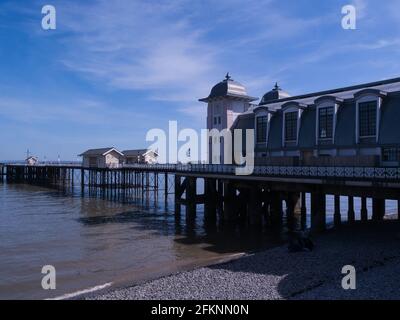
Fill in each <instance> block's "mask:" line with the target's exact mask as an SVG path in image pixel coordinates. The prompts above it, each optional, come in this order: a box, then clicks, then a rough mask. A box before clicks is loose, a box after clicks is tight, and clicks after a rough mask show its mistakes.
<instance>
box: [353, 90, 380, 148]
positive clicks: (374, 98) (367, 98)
mask: <svg viewBox="0 0 400 320" xmlns="http://www.w3.org/2000/svg"><path fill="white" fill-rule="evenodd" d="M364 102H376V133H375V135H374V136H360V130H359V123H360V121H359V115H360V111H359V106H360V103H364ZM381 106H382V97H380V96H379V95H377V94H372V93H368V94H365V95H361V96H359V97H358V98H357V100H356V143H360V139H364V138H375V141H376V143H378V141H379V124H380V118H381Z"/></svg>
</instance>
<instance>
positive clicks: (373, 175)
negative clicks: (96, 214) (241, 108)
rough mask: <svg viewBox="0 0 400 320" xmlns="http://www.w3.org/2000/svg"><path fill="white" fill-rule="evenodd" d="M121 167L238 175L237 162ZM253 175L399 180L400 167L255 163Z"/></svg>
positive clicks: (125, 166) (126, 166)
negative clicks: (227, 163) (292, 165)
mask: <svg viewBox="0 0 400 320" xmlns="http://www.w3.org/2000/svg"><path fill="white" fill-rule="evenodd" d="M122 168H131V169H136V170H151V171H154V170H157V171H165V172H176V173H204V174H227V175H235V174H236V169H237V168H238V166H235V165H214V164H133V165H124V166H123V167H122ZM251 175H252V176H277V177H288V178H293V177H299V178H321V179H335V178H346V179H363V180H364V179H367V180H371V179H377V180H388V181H389V180H390V181H393V180H399V181H400V168H398V167H396V168H391V167H390V168H389V167H310V166H296V167H290V166H255V167H254V170H253V173H252V174H251Z"/></svg>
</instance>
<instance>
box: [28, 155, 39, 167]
mask: <svg viewBox="0 0 400 320" xmlns="http://www.w3.org/2000/svg"><path fill="white" fill-rule="evenodd" d="M25 163H26V164H27V165H28V166H34V165H35V164H37V163H38V158H37V157H34V156H29V157H28V158H26V159H25Z"/></svg>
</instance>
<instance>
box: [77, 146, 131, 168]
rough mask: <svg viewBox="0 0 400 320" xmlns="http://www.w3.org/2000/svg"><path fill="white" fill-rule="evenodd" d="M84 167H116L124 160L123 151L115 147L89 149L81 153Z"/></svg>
mask: <svg viewBox="0 0 400 320" xmlns="http://www.w3.org/2000/svg"><path fill="white" fill-rule="evenodd" d="M79 156H80V157H83V158H82V165H83V166H84V167H92V168H116V167H119V165H120V164H121V163H122V161H123V157H124V155H123V153H122V152H120V151H118V150H117V149H115V148H101V149H89V150H87V151H85V152H83V153H82V154H80V155H79Z"/></svg>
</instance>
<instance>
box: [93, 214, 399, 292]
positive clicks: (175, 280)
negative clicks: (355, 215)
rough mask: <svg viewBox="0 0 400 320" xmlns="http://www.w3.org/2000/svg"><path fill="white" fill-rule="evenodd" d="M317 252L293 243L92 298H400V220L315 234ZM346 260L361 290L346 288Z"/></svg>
mask: <svg viewBox="0 0 400 320" xmlns="http://www.w3.org/2000/svg"><path fill="white" fill-rule="evenodd" d="M315 243H316V248H315V250H314V251H313V252H309V253H307V252H301V253H289V252H288V249H287V246H281V247H277V248H273V249H269V250H266V251H264V252H259V253H255V254H252V255H246V256H244V257H242V258H240V259H237V260H234V261H231V262H228V263H224V264H219V265H214V266H210V267H203V268H199V269H196V270H193V271H186V272H181V273H178V274H174V275H170V276H166V277H163V278H160V279H156V280H153V281H149V282H147V283H144V284H140V285H136V286H132V287H128V288H124V289H118V290H114V291H110V292H105V293H101V294H98V295H96V296H88V297H86V299H135V300H136V299H146V300H147V299H161V300H164V299H196V300H197V299H205V300H208V299H212V300H218V299H238V300H242V299H263V300H264V299H377V298H378V299H379V298H380V299H400V223H399V222H397V221H391V222H388V221H386V222H384V223H381V224H378V225H372V224H371V225H356V226H352V227H350V226H346V227H343V228H342V229H341V230H335V231H332V232H328V233H326V234H324V235H321V236H319V237H317V238H315ZM344 265H353V266H354V267H355V268H356V270H357V278H356V281H357V289H356V290H348V291H346V290H343V289H342V287H341V279H342V277H343V276H344V275H342V274H341V271H342V267H343V266H344Z"/></svg>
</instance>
